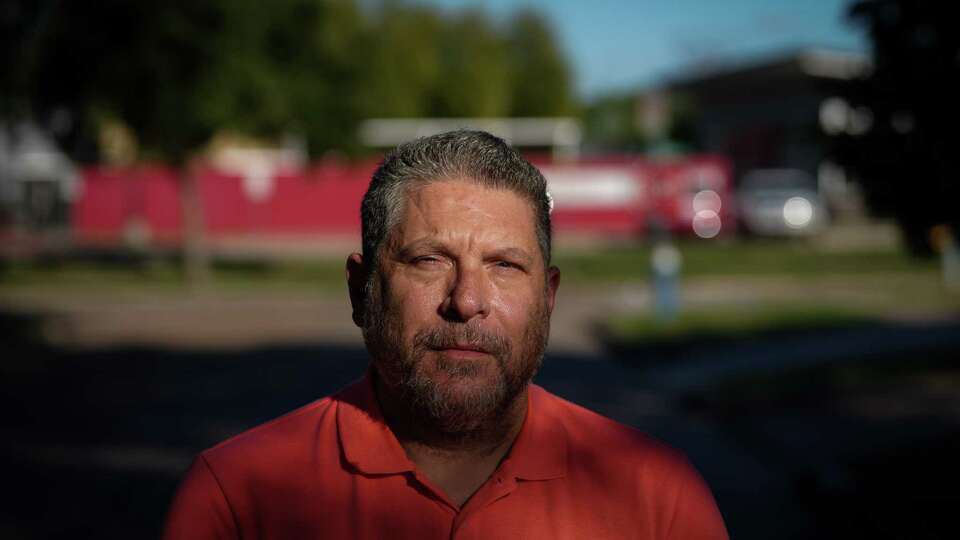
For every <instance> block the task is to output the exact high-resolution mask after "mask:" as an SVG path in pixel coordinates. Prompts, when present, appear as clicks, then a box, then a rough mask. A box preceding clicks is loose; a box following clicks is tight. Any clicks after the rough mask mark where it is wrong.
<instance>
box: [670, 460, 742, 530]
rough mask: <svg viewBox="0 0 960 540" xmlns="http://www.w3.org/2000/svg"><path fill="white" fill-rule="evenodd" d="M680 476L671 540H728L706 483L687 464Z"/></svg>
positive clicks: (671, 524) (721, 519)
mask: <svg viewBox="0 0 960 540" xmlns="http://www.w3.org/2000/svg"><path fill="white" fill-rule="evenodd" d="M684 462H685V463H684V465H685V466H684V467H681V469H680V471H678V472H679V478H678V480H679V482H678V484H677V491H676V499H675V503H674V505H673V517H672V518H671V521H670V526H669V528H668V529H667V536H666V538H668V539H669V540H729V536H728V534H727V528H726V526H725V525H724V523H723V517H722V516H721V515H720V509H719V508H717V503H716V501H715V500H714V499H713V494H712V493H711V492H710V488H709V487H707V483H706V482H704V480H703V478H702V477H701V476H700V474H699V473H698V472H697V470H696V469H695V468H694V467H693V465H691V464H690V463H689V462H688V461H686V460H684Z"/></svg>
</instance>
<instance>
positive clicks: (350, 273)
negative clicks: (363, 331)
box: [347, 253, 367, 327]
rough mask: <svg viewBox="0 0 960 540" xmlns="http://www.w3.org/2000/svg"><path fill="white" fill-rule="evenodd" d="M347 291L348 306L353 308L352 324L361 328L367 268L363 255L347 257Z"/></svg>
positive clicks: (354, 254) (353, 254)
mask: <svg viewBox="0 0 960 540" xmlns="http://www.w3.org/2000/svg"><path fill="white" fill-rule="evenodd" d="M347 290H348V291H349V292H350V306H351V307H352V308H353V324H355V325H357V326H360V327H362V326H363V318H364V312H363V306H364V296H365V295H366V290H367V268H366V266H364V264H363V255H361V254H359V253H351V254H350V256H349V257H347Z"/></svg>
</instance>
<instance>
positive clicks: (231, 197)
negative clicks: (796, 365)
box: [72, 156, 734, 241]
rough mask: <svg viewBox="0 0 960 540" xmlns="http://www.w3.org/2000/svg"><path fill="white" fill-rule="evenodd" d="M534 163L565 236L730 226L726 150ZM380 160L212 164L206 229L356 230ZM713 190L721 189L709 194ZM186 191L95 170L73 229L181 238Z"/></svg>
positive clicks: (89, 234) (139, 172)
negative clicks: (293, 168) (248, 173)
mask: <svg viewBox="0 0 960 540" xmlns="http://www.w3.org/2000/svg"><path fill="white" fill-rule="evenodd" d="M534 161H535V162H536V163H537V165H538V166H539V167H540V168H541V169H542V170H543V172H544V175H545V176H546V177H547V180H548V183H549V185H550V191H551V193H552V196H553V198H554V201H555V209H554V214H553V221H554V226H555V228H556V230H557V232H558V234H564V233H567V232H578V233H586V234H598V235H620V236H622V235H637V234H641V233H643V232H644V231H645V229H646V227H647V225H648V224H649V223H650V222H652V221H657V222H659V223H661V224H663V225H664V226H666V227H668V228H670V229H672V230H674V231H678V232H690V231H693V230H695V229H696V228H697V226H696V222H697V219H699V218H698V216H700V217H703V216H707V217H709V218H710V219H711V220H712V219H714V217H711V214H709V212H713V214H715V221H717V223H722V229H723V230H724V231H729V230H731V226H732V225H733V221H734V220H733V213H732V206H731V204H730V203H731V201H732V197H731V182H730V173H729V166H728V165H727V162H726V161H725V160H724V159H722V158H717V157H709V156H708V157H694V158H685V159H683V160H678V161H672V162H650V161H645V160H641V159H637V158H634V157H618V158H608V159H595V160H581V161H577V162H564V163H561V162H550V161H547V160H536V159H535V160H534ZM375 167H376V163H375V162H372V161H369V162H361V163H342V162H319V163H317V164H316V165H315V166H313V167H310V168H309V169H307V170H305V171H300V172H296V173H281V174H278V175H275V176H272V177H269V178H255V177H241V176H238V175H228V174H223V173H220V172H217V171H215V170H212V169H210V170H206V171H204V172H202V173H201V174H200V175H199V177H198V182H199V194H200V200H201V205H202V210H203V217H204V224H205V227H206V231H207V234H208V235H210V236H212V237H218V236H244V235H258V236H283V235H303V234H318V235H319V234H341V235H356V236H357V237H358V238H359V230H360V217H359V208H360V201H361V199H362V197H363V194H364V192H365V191H366V188H367V184H368V183H369V179H370V175H371V174H372V173H373V170H374V168H375ZM708 191H709V192H713V193H715V194H716V195H717V196H716V197H713V196H712V195H711V196H710V197H706V198H704V196H703V195H702V194H703V193H706V192H708ZM179 193H180V184H179V182H178V180H177V176H176V171H174V170H172V169H170V168H168V167H164V166H155V165H138V166H135V167H131V168H127V169H110V168H102V167H94V168H88V169H86V170H85V171H84V172H83V187H82V189H81V192H80V196H79V197H78V199H77V200H76V201H75V203H74V206H73V212H72V216H73V229H74V232H75V234H76V235H77V236H78V237H79V238H81V239H97V240H106V241H119V240H121V239H122V238H123V237H124V236H125V235H128V234H132V233H137V232H140V233H143V232H145V233H147V234H148V235H149V238H151V239H153V240H156V241H177V240H178V239H179V237H180V227H181V208H180V204H181V202H180V196H179ZM698 194H701V195H698ZM697 197H699V198H700V199H701V200H700V202H699V206H698V203H697V201H696V200H695V199H696V198H697ZM711 197H713V198H712V199H711ZM706 199H710V200H706ZM704 201H706V203H705V202H704ZM704 204H706V205H707V206H706V207H705V206H704ZM701 221H702V220H701ZM712 224H713V222H712V221H711V225H710V227H713V225H712ZM708 228H709V227H708ZM701 229H703V228H702V227H701ZM708 232H709V231H708ZM698 234H699V231H698ZM715 234H716V233H713V234H708V235H706V236H713V235H715ZM701 236H704V235H703V234H701Z"/></svg>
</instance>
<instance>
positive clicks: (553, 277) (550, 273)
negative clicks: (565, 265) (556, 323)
mask: <svg viewBox="0 0 960 540" xmlns="http://www.w3.org/2000/svg"><path fill="white" fill-rule="evenodd" d="M558 288H560V269H559V268H557V267H556V266H551V267H550V268H548V269H547V309H548V310H549V311H550V313H551V314H552V313H553V306H554V304H555V303H556V299H557V289H558Z"/></svg>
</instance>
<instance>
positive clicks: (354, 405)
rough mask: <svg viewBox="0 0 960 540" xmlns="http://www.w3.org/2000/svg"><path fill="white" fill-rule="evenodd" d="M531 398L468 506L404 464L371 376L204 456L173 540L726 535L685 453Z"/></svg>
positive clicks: (578, 410)
mask: <svg viewBox="0 0 960 540" xmlns="http://www.w3.org/2000/svg"><path fill="white" fill-rule="evenodd" d="M529 396H530V397H529V409H528V413H527V416H526V420H525V422H524V424H523V427H522V429H521V431H520V434H519V435H518V437H517V440H516V442H515V443H514V445H513V447H512V449H511V450H510V452H509V454H508V455H507V457H506V458H505V459H504V460H503V462H502V463H501V464H500V467H499V468H498V469H497V470H496V471H495V472H494V474H493V475H492V476H491V477H490V479H489V480H488V481H487V482H486V483H485V484H484V485H483V486H481V487H480V489H479V490H478V491H477V492H476V493H475V494H474V495H473V497H471V498H470V499H469V501H468V502H467V503H466V504H465V505H464V506H463V508H458V507H457V505H456V504H454V503H453V502H451V501H450V499H449V498H448V497H447V496H446V495H445V494H444V493H443V492H442V491H441V490H440V489H438V488H437V487H436V486H434V485H433V484H432V483H431V482H430V480H429V479H427V478H426V477H425V476H424V475H423V474H422V473H420V472H419V471H418V470H417V468H416V467H415V466H414V465H413V463H412V462H411V461H410V460H409V459H408V458H407V456H406V454H405V453H404V451H403V448H402V447H401V446H400V443H399V442H398V441H397V439H396V437H394V435H393V433H392V432H391V431H390V428H389V427H387V425H386V424H385V423H384V421H383V417H382V416H381V413H380V410H379V408H378V405H377V400H376V399H375V397H374V394H373V389H372V385H371V383H370V380H369V378H364V379H362V380H360V381H358V382H357V383H354V384H353V385H351V386H349V387H347V388H346V389H345V390H343V391H342V392H340V393H339V394H336V395H334V396H331V397H327V398H324V399H321V400H319V401H317V402H314V403H312V404H310V405H307V406H306V407H303V408H301V409H298V410H296V411H294V412H292V413H290V414H288V415H286V416H283V417H281V418H279V419H277V420H274V421H272V422H269V423H267V424H264V425H262V426H260V427H257V428H254V429H252V430H250V431H247V432H245V433H242V434H240V435H238V436H236V437H234V438H232V439H230V440H228V441H226V442H224V443H221V444H219V445H217V446H215V447H214V448H211V449H209V450H207V451H205V452H203V453H201V454H200V456H199V457H197V459H196V461H195V462H194V464H193V466H192V467H191V468H190V470H189V472H188V473H187V475H186V477H185V479H184V480H183V483H182V484H181V486H180V489H179V491H178V493H177V495H176V498H175V499H174V501H173V505H172V507H171V509H170V514H169V516H168V518H167V524H166V531H165V535H164V538H165V539H166V540H186V539H213V538H218V539H220V538H223V539H226V538H231V539H235V538H245V539H248V538H275V539H280V538H283V539H287V538H289V539H313V538H377V539H382V538H396V539H405V538H411V539H413V538H416V539H434V538H437V539H441V538H462V539H468V538H477V539H479V538H484V539H486V538H524V539H526V538H533V539H538V538H544V539H547V538H550V539H557V538H591V539H593V538H642V539H654V538H657V539H659V538H675V539H683V540H695V539H710V540H713V539H716V540H721V539H726V538H727V533H726V530H725V528H724V525H723V520H722V519H721V517H720V513H719V512H718V510H717V507H716V504H715V503H714V501H713V497H712V496H711V494H710V491H709V489H708V488H707V487H706V485H705V484H704V482H703V480H701V478H700V476H699V475H698V474H697V472H696V471H695V470H694V469H693V467H692V466H691V465H690V464H689V463H688V462H687V460H686V459H685V458H684V457H683V456H682V455H681V454H679V453H677V452H675V451H673V450H671V449H669V448H667V447H665V446H663V445H662V444H660V443H658V442H655V441H653V440H652V439H650V438H648V437H646V436H645V435H643V434H641V433H640V432H639V431H636V430H634V429H632V428H629V427H626V426H623V425H621V424H618V423H616V422H614V421H612V420H609V419H607V418H604V417H602V416H599V415H597V414H595V413H593V412H590V411H588V410H586V409H584V408H582V407H579V406H577V405H574V404H572V403H570V402H568V401H565V400H563V399H561V398H559V397H557V396H554V395H552V394H550V393H549V392H547V391H546V390H544V389H542V388H540V387H539V386H536V385H531V387H530V392H529Z"/></svg>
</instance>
